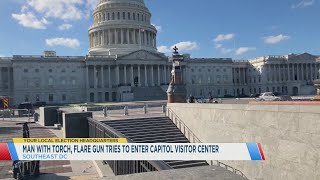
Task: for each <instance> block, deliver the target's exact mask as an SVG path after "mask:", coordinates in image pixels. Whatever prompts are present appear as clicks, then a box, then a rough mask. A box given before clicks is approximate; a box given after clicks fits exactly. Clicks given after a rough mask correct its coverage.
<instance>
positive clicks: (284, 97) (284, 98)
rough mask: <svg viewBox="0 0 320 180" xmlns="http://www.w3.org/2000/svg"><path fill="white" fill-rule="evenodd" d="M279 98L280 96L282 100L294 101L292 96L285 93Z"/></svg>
mask: <svg viewBox="0 0 320 180" xmlns="http://www.w3.org/2000/svg"><path fill="white" fill-rule="evenodd" d="M279 98H280V101H292V98H291V96H289V95H283V96H280V97H279Z"/></svg>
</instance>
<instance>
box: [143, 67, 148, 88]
mask: <svg viewBox="0 0 320 180" xmlns="http://www.w3.org/2000/svg"><path fill="white" fill-rule="evenodd" d="M144 78H145V79H144V80H145V86H146V87H148V72H147V65H144Z"/></svg>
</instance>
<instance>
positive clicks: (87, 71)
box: [0, 65, 90, 89]
mask: <svg viewBox="0 0 320 180" xmlns="http://www.w3.org/2000/svg"><path fill="white" fill-rule="evenodd" d="M0 83H1V68H0ZM0 86H1V85H0ZM86 87H87V89H89V88H90V84H89V66H88V65H86Z"/></svg>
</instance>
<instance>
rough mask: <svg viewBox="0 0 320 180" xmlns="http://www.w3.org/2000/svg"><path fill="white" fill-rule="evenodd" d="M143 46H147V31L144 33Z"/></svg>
mask: <svg viewBox="0 0 320 180" xmlns="http://www.w3.org/2000/svg"><path fill="white" fill-rule="evenodd" d="M143 35H144V45H145V46H146V45H147V31H144V34H143Z"/></svg>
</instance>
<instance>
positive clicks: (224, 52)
mask: <svg viewBox="0 0 320 180" xmlns="http://www.w3.org/2000/svg"><path fill="white" fill-rule="evenodd" d="M220 52H221V53H222V54H229V53H232V52H233V49H228V48H221V49H220Z"/></svg>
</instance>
